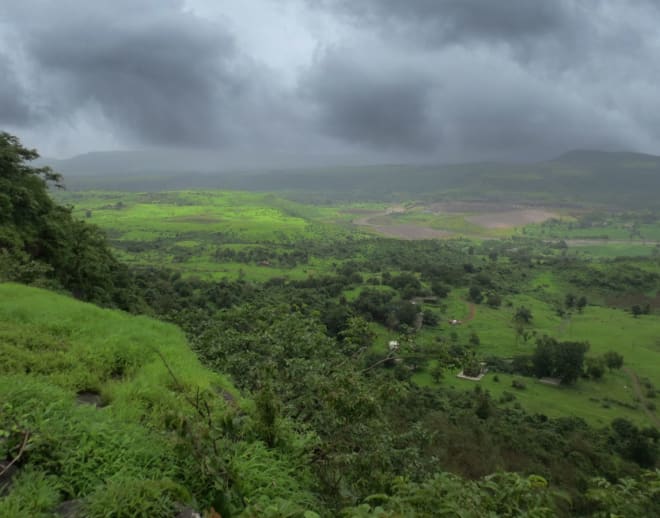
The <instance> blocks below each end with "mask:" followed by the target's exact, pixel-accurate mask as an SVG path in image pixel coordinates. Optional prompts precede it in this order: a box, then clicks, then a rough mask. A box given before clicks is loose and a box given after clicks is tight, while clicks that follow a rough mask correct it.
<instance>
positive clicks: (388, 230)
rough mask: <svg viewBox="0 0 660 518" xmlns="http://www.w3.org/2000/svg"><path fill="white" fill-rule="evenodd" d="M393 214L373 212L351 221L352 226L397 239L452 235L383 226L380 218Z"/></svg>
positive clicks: (402, 225) (419, 228)
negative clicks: (365, 228)
mask: <svg viewBox="0 0 660 518" xmlns="http://www.w3.org/2000/svg"><path fill="white" fill-rule="evenodd" d="M388 211H389V209H388ZM394 212H396V211H394ZM394 212H375V213H372V214H371V215H369V216H364V217H361V218H357V219H355V220H353V224H354V225H358V226H361V227H368V228H370V229H371V230H373V231H374V232H377V233H378V234H380V235H382V236H386V237H395V238H397V239H410V240H412V239H445V238H447V237H450V236H452V235H453V234H452V233H451V232H447V231H445V230H437V229H435V228H429V227H420V226H418V225H409V224H384V223H385V222H384V221H383V220H382V219H381V218H383V216H387V215H389V214H393V213H394Z"/></svg>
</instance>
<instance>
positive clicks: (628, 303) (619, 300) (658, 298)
mask: <svg viewBox="0 0 660 518" xmlns="http://www.w3.org/2000/svg"><path fill="white" fill-rule="evenodd" d="M606 302H607V305H608V306H612V307H616V308H623V309H630V308H631V307H632V306H634V305H635V304H637V305H639V306H645V305H646V304H648V305H649V306H651V309H655V308H658V307H660V291H659V292H658V293H656V294H655V297H649V296H648V295H645V294H643V293H630V294H628V295H620V296H618V297H608V298H607V299H606Z"/></svg>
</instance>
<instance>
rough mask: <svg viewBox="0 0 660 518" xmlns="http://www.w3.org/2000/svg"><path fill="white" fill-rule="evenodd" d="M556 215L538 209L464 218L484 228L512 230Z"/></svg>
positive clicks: (556, 215) (490, 213)
mask: <svg viewBox="0 0 660 518" xmlns="http://www.w3.org/2000/svg"><path fill="white" fill-rule="evenodd" d="M556 217H558V214H555V213H554V212H549V211H546V210H539V209H518V210H507V211H497V212H485V213H483V214H479V215H477V216H470V217H468V218H465V219H466V220H467V221H469V222H470V223H473V224H475V225H479V226H480V227H484V228H512V227H521V226H523V225H530V224H532V223H543V222H544V221H547V220H549V219H552V218H556Z"/></svg>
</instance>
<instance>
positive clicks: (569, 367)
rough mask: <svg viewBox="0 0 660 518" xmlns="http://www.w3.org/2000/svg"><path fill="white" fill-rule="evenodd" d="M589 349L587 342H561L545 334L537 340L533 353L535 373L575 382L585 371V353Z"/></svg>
mask: <svg viewBox="0 0 660 518" xmlns="http://www.w3.org/2000/svg"><path fill="white" fill-rule="evenodd" d="M588 350H589V344H588V343H587V342H559V341H557V340H556V339H554V338H551V337H549V336H543V337H542V338H539V339H538V340H537V342H536V350H535V351H534V354H533V355H532V364H533V366H534V373H535V374H536V376H538V377H546V376H549V377H553V378H559V379H560V380H561V382H562V383H564V384H570V383H574V382H575V381H576V380H577V379H578V377H579V376H580V375H581V374H582V372H583V371H584V355H585V353H586V352H587V351H588Z"/></svg>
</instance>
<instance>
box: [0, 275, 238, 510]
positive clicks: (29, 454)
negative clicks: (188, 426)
mask: <svg viewBox="0 0 660 518" xmlns="http://www.w3.org/2000/svg"><path fill="white" fill-rule="evenodd" d="M156 351H158V353H160V355H162V358H164V359H165V360H166V361H167V363H168V364H169V365H170V366H171V368H172V369H173V370H174V371H175V372H176V376H177V378H178V382H174V380H173V378H172V376H171V375H170V374H169V373H168V371H167V368H166V366H165V365H164V363H163V360H162V359H161V357H160V355H159V354H158V353H157V352H156ZM183 387H185V392H188V393H193V394H194V393H195V391H196V390H197V389H199V390H200V391H201V392H206V393H208V392H209V391H214V392H218V391H223V390H224V391H227V390H230V391H231V390H233V389H232V388H231V386H230V385H229V383H228V382H227V381H226V380H225V379H223V378H222V377H221V376H220V375H218V374H215V373H212V372H210V371H208V370H207V369H205V368H203V367H202V366H201V365H200V363H199V362H198V360H197V358H196V357H195V355H194V354H193V352H192V351H191V350H190V349H189V348H188V346H187V344H186V341H185V338H184V335H183V333H182V332H181V331H180V330H179V329H178V328H176V327H175V326H173V325H169V324H165V323H162V322H158V321H155V320H152V319H150V318H147V317H135V316H130V315H127V314H125V313H121V312H118V311H111V310H104V309H100V308H98V307H96V306H93V305H91V304H85V303H81V302H78V301H75V300H73V299H71V298H68V297H65V296H61V295H57V294H54V293H51V292H48V291H44V290H40V289H36V288H29V287H25V286H20V285H17V284H0V430H3V429H4V430H11V428H12V427H13V426H14V425H15V426H16V430H20V433H18V432H16V433H15V435H16V436H19V437H20V436H21V435H22V434H23V430H29V431H30V441H29V442H28V447H27V448H26V450H25V452H24V453H23V456H22V457H21V459H20V462H18V463H17V465H20V469H19V470H18V473H17V475H16V476H15V477H14V478H13V480H12V485H11V491H10V492H9V493H8V494H6V495H3V493H2V491H0V495H3V496H0V516H3V517H4V516H7V517H9V516H42V515H50V514H49V513H52V512H53V510H54V509H55V508H56V507H57V506H58V505H59V504H60V503H61V502H62V501H64V500H80V501H81V504H79V505H85V515H87V516H99V515H103V516H105V515H106V514H104V513H107V512H109V510H110V509H112V508H113V506H115V508H116V509H115V510H116V511H117V512H119V514H121V513H124V514H123V515H131V513H138V514H139V513H140V512H144V511H149V512H151V513H153V514H152V515H153V516H157V515H160V514H162V513H163V512H164V510H165V509H167V508H168V506H171V505H172V504H173V503H174V502H189V501H191V500H192V496H191V495H190V491H192V492H193V493H197V492H198V491H197V490H199V489H201V488H196V487H195V479H196V466H194V461H193V460H192V459H186V458H185V457H182V456H181V455H180V453H178V452H177V449H176V448H177V445H180V443H178V442H177V439H176V436H177V434H176V433H174V430H175V429H176V425H175V424H174V423H181V422H182V420H185V419H187V418H188V417H189V416H190V415H191V413H192V412H194V409H193V408H192V407H191V406H190V405H189V404H187V403H186V402H185V401H184V396H183V394H182V392H183ZM83 390H87V391H94V392H98V393H99V394H100V395H101V398H102V400H103V402H104V403H105V404H107V406H105V407H103V408H95V407H94V406H92V405H80V404H77V403H76V395H77V393H78V392H80V391H83ZM215 400H216V401H217V404H218V408H217V409H216V411H218V412H222V406H223V405H225V404H226V403H225V402H224V399H223V398H222V397H216V398H215ZM11 441H12V438H11V436H10V438H9V440H7V439H3V438H2V437H0V460H1V459H2V458H5V456H6V457H7V458H13V457H15V455H16V448H13V447H12V444H11ZM14 446H15V445H14ZM198 483H199V482H198ZM2 485H4V483H3V484H0V486H2ZM1 489H2V488H1V487H0V490H1ZM170 508H171V507H170Z"/></svg>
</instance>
